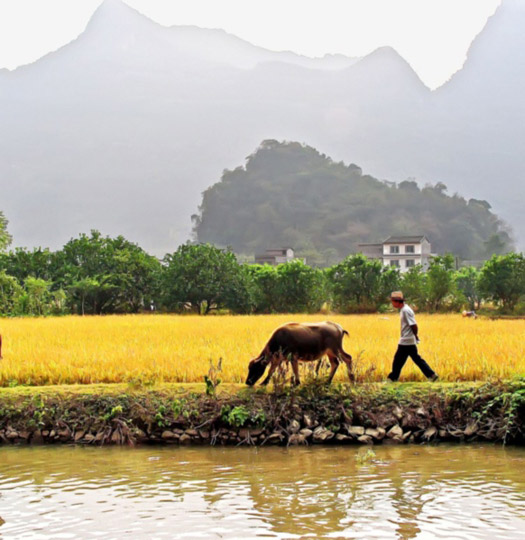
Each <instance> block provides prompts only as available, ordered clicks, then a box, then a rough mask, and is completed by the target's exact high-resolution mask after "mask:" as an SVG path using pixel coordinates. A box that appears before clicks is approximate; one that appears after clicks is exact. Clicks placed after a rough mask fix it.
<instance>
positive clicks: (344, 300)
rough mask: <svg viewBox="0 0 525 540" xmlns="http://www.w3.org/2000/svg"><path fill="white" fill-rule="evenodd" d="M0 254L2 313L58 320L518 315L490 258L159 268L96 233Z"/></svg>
mask: <svg viewBox="0 0 525 540" xmlns="http://www.w3.org/2000/svg"><path fill="white" fill-rule="evenodd" d="M7 245H8V241H7V240H6V242H4V246H3V247H4V250H3V251H2V252H0V314H2V315H4V316H21V315H36V316H42V315H59V314H70V313H73V314H109V313H138V312H143V311H152V310H155V311H163V312H175V313H182V312H194V313H200V314H208V313H210V312H213V311H228V312H231V313H302V312H307V313H315V312H319V311H321V310H334V311H338V312H341V313H364V312H376V311H381V310H383V309H385V308H386V307H388V296H389V293H390V292H391V291H392V290H395V289H401V290H403V291H404V293H405V296H406V298H407V300H408V302H409V303H411V304H413V305H415V306H417V307H418V309H419V310H422V311H430V312H439V311H447V310H453V311H457V310H460V309H479V308H480V307H482V305H483V303H486V302H490V303H491V305H495V306H496V307H498V308H499V309H501V310H502V311H505V312H509V313H511V312H519V311H520V310H523V308H524V307H525V302H524V298H525V258H524V256H523V254H521V253H510V254H506V255H494V256H493V257H492V258H491V259H490V260H488V261H486V262H485V264H484V265H483V267H482V268H480V269H476V268H474V267H467V268H461V269H460V270H456V269H455V261H454V257H453V256H452V255H442V256H436V257H434V258H433V259H432V261H431V263H430V267H429V268H428V270H427V271H423V269H422V268H421V267H419V266H416V267H413V268H411V269H410V270H409V271H408V272H406V273H405V274H400V273H399V270H398V269H397V268H394V267H384V266H383V265H382V264H381V262H379V261H377V260H370V259H367V258H366V257H365V256H363V255H361V254H355V255H349V256H348V257H346V258H345V259H344V260H342V261H341V262H339V263H337V264H335V265H333V266H330V267H328V268H322V269H321V268H314V267H311V266H308V265H307V264H305V263H304V262H302V261H301V260H295V261H292V262H289V263H286V264H281V265H278V266H269V265H254V264H241V263H240V262H239V261H238V260H237V257H236V256H235V254H234V253H233V252H232V251H231V250H229V249H220V248H217V247H215V246H213V245H211V244H190V243H188V244H185V245H182V246H180V247H179V248H178V249H177V250H176V251H175V252H173V253H170V254H167V255H166V256H165V257H164V258H163V259H162V260H159V259H157V258H156V257H154V256H152V255H149V254H148V253H146V252H145V251H144V250H143V249H142V248H141V247H139V246H138V245H137V244H134V243H132V242H129V241H128V240H126V239H125V238H123V237H122V236H118V237H116V238H110V237H107V236H103V235H102V234H100V232H98V231H91V233H90V234H89V235H88V234H81V235H80V236H79V237H78V238H74V239H71V240H70V241H69V242H68V243H67V244H66V245H65V246H64V247H63V248H62V249H60V250H58V251H54V252H53V251H50V250H49V249H42V248H38V249H33V250H29V249H25V248H16V249H14V250H11V251H9V252H7V251H5V248H6V246H7Z"/></svg>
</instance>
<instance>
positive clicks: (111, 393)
mask: <svg viewBox="0 0 525 540" xmlns="http://www.w3.org/2000/svg"><path fill="white" fill-rule="evenodd" d="M207 390H208V393H206V392H205V387H204V385H160V386H156V387H151V388H132V387H129V386H125V385H92V386H55V387H17V388H3V389H0V444H50V443H75V444H90V445H105V444H128V445H135V444H147V443H155V444H211V445H219V444H229V445H268V444H281V445H292V444H321V443H322V444H402V443H407V442H410V443H427V442H437V441H466V442H470V441H487V440H488V441H495V442H498V443H512V444H524V442H525V378H523V377H522V378H517V379H514V380H512V381H506V382H491V383H484V384H479V383H478V384H476V383H461V384H459V383H458V384H431V383H407V384H390V385H385V384H373V385H357V386H350V385H334V386H332V387H327V386H325V385H322V384H319V383H315V382H313V383H310V384H306V385H304V386H301V387H299V388H296V389H292V388H286V387H283V388H280V389H269V390H265V389H247V388H243V387H241V386H240V385H239V386H235V385H230V386H228V387H224V388H221V387H218V388H213V387H210V386H208V388H207Z"/></svg>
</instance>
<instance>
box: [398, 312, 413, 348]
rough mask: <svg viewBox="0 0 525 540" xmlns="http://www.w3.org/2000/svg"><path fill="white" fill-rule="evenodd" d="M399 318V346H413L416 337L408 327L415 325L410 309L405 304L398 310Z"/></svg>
mask: <svg viewBox="0 0 525 540" xmlns="http://www.w3.org/2000/svg"><path fill="white" fill-rule="evenodd" d="M399 316H400V318H401V339H400V340H399V345H415V344H416V336H415V335H414V332H413V331H412V328H410V327H411V326H413V325H414V324H417V323H416V317H415V315H414V312H413V311H412V308H411V307H410V306H407V305H406V304H405V305H404V306H403V307H402V308H401V309H400V310H399Z"/></svg>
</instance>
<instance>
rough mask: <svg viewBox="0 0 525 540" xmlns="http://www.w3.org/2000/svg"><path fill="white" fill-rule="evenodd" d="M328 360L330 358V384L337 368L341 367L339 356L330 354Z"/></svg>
mask: <svg viewBox="0 0 525 540" xmlns="http://www.w3.org/2000/svg"><path fill="white" fill-rule="evenodd" d="M328 360H330V375H328V384H330V383H331V382H332V379H333V378H334V375H335V372H336V371H337V368H338V367H339V360H338V358H337V356H335V355H331V354H330V355H328Z"/></svg>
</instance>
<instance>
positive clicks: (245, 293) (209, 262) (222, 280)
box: [162, 244, 251, 315]
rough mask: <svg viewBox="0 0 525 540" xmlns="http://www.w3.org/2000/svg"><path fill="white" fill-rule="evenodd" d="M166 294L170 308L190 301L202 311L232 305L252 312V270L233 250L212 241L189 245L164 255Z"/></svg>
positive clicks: (163, 292) (166, 303) (164, 297)
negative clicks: (249, 278) (250, 277)
mask: <svg viewBox="0 0 525 540" xmlns="http://www.w3.org/2000/svg"><path fill="white" fill-rule="evenodd" d="M164 265H165V269H164V272H163V278H162V294H163V301H164V304H165V305H166V306H167V307H168V309H173V310H177V311H179V310H181V309H183V307H184V305H185V304H186V303H190V304H191V305H192V306H194V307H196V309H197V311H198V313H201V314H204V315H206V314H208V313H209V312H210V311H211V310H213V309H221V308H228V309H233V310H235V311H249V309H250V305H251V302H250V299H249V295H250V291H249V288H248V280H247V277H248V273H247V272H245V271H244V270H243V269H242V267H241V265H239V263H238V262H237V259H236V257H235V255H234V254H233V253H232V252H231V251H229V250H223V249H219V248H216V247H215V246H212V245H210V244H185V245H182V246H180V247H179V249H178V250H177V251H176V252H175V253H172V254H168V255H166V256H165V257H164Z"/></svg>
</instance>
